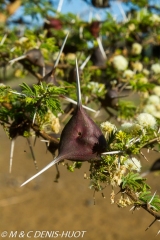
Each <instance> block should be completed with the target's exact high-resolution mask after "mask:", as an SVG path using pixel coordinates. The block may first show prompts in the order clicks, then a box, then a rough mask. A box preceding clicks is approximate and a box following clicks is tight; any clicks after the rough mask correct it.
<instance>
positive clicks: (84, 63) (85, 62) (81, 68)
mask: <svg viewBox="0 0 160 240" xmlns="http://www.w3.org/2000/svg"><path fill="white" fill-rule="evenodd" d="M90 58H91V55H89V56H88V57H87V58H86V60H85V61H84V62H83V63H82V65H81V66H80V68H79V69H80V70H83V69H84V67H85V66H86V64H87V63H88V61H89V59H90Z"/></svg>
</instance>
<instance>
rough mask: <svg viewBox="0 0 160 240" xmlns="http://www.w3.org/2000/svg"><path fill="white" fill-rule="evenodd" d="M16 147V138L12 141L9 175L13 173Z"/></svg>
mask: <svg viewBox="0 0 160 240" xmlns="http://www.w3.org/2000/svg"><path fill="white" fill-rule="evenodd" d="M14 146H15V138H13V139H12V140H11V151H10V160H9V173H11V172H12V163H13V153H14Z"/></svg>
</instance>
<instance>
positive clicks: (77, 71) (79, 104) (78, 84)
mask: <svg viewBox="0 0 160 240" xmlns="http://www.w3.org/2000/svg"><path fill="white" fill-rule="evenodd" d="M76 73H77V78H76V80H77V106H78V107H80V106H81V105H82V98H81V87H80V80H79V69H78V63H77V58H76Z"/></svg>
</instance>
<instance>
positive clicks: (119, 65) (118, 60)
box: [113, 55, 128, 71]
mask: <svg viewBox="0 0 160 240" xmlns="http://www.w3.org/2000/svg"><path fill="white" fill-rule="evenodd" d="M113 66H114V67H115V68H116V69H117V70H119V71H124V70H125V69H126V68H127V67H128V61H127V59H126V58H125V57H123V56H122V55H118V56H115V57H114V58H113Z"/></svg>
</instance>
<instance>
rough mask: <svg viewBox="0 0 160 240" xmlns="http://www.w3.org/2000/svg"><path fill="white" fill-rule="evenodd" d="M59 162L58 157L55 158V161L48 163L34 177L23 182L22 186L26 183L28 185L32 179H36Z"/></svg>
mask: <svg viewBox="0 0 160 240" xmlns="http://www.w3.org/2000/svg"><path fill="white" fill-rule="evenodd" d="M58 161H59V157H57V158H55V160H53V161H52V162H51V163H49V164H48V165H47V166H46V167H44V168H43V169H42V170H41V171H39V172H38V173H36V174H35V175H33V176H32V177H31V178H29V179H28V180H27V181H25V182H24V183H23V184H22V185H21V187H22V186H24V185H26V184H27V183H29V182H30V181H32V180H33V179H34V178H36V177H38V176H39V175H41V174H42V173H43V172H45V171H46V170H47V169H49V168H50V167H52V166H53V165H55V164H56V163H57V162H58Z"/></svg>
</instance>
